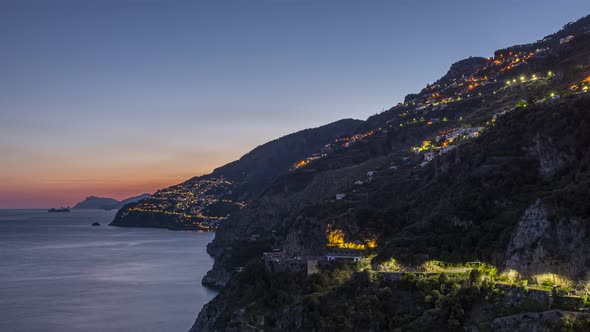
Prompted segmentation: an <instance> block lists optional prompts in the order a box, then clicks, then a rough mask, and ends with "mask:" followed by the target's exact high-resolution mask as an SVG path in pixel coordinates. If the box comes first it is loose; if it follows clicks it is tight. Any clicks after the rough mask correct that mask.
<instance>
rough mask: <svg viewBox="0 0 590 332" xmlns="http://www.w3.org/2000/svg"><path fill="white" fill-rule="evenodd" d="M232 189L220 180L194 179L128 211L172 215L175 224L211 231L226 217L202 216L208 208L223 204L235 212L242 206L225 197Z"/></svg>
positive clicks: (159, 193)
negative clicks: (175, 221) (195, 226)
mask: <svg viewBox="0 0 590 332" xmlns="http://www.w3.org/2000/svg"><path fill="white" fill-rule="evenodd" d="M233 187H234V184H233V183H232V182H230V181H228V180H226V179H225V178H223V177H219V178H208V179H194V180H190V181H187V182H184V183H182V184H179V185H176V186H172V187H169V188H166V189H162V190H159V191H157V192H156V193H155V194H154V195H152V196H151V197H150V199H149V200H144V201H141V202H140V203H139V204H137V205H136V206H134V207H132V208H130V209H129V211H139V212H148V213H158V214H164V215H172V216H175V217H176V219H177V221H178V222H179V223H184V224H191V225H197V226H199V227H201V228H202V229H206V230H213V229H215V228H216V227H217V226H218V225H219V223H220V222H221V221H222V220H225V219H227V216H209V215H206V212H205V211H206V210H207V208H208V207H209V206H210V205H212V204H217V203H223V204H227V205H228V206H231V207H233V208H236V209H239V208H243V207H244V206H245V205H246V204H245V203H244V202H239V201H232V200H229V199H227V198H226V197H225V196H226V195H227V194H231V190H232V188H233Z"/></svg>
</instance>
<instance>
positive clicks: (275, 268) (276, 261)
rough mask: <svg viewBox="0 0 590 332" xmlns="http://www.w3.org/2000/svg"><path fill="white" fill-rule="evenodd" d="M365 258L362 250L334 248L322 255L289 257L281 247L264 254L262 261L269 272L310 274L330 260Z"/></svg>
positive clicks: (346, 261)
mask: <svg viewBox="0 0 590 332" xmlns="http://www.w3.org/2000/svg"><path fill="white" fill-rule="evenodd" d="M362 259H363V251H362V250H343V249H334V250H331V251H329V252H327V253H326V254H324V255H321V256H294V257H287V256H286V255H285V254H284V253H283V251H281V250H280V249H275V250H274V251H271V252H265V253H263V254H262V261H263V262H264V266H265V267H266V269H267V270H268V271H269V272H305V273H307V274H308V275H310V274H314V273H317V272H319V268H320V267H321V266H323V265H326V264H329V263H330V262H345V263H356V262H360V261H361V260H362Z"/></svg>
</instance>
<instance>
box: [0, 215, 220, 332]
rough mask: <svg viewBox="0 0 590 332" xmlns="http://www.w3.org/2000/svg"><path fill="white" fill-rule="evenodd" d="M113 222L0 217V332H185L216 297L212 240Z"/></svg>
mask: <svg viewBox="0 0 590 332" xmlns="http://www.w3.org/2000/svg"><path fill="white" fill-rule="evenodd" d="M114 214H115V211H72V212H71V213H48V212H46V211H38V210H34V211H31V210H0V331H2V332H7V331H8V332H12V331H15V332H16V331H27V332H29V331H44V332H48V331H60V332H68V331H85V332H94V331H125V332H135V331H188V329H189V328H190V327H191V325H192V323H193V322H194V320H195V318H196V317H197V314H198V312H199V311H200V310H201V308H202V306H203V305H204V304H205V303H207V302H208V301H209V300H211V299H212V298H213V296H215V292H214V291H212V290H210V289H207V288H205V287H203V286H202V285H201V283H200V281H201V278H202V277H203V275H204V274H205V273H206V272H207V270H208V269H209V268H210V267H211V265H212V263H213V261H212V259H211V258H210V257H209V256H208V255H207V253H206V252H205V249H206V245H207V243H208V242H210V241H211V240H212V239H213V234H209V233H197V232H176V231H168V230H160V229H147V228H146V229H143V228H118V227H110V226H107V224H108V223H109V222H110V221H111V220H112V219H113V217H114ZM96 221H97V222H100V223H101V224H102V226H100V227H92V226H90V224H92V223H93V222H96Z"/></svg>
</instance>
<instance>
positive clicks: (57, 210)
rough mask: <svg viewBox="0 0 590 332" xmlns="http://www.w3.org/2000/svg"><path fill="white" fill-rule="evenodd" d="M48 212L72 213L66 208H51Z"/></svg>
mask: <svg viewBox="0 0 590 332" xmlns="http://www.w3.org/2000/svg"><path fill="white" fill-rule="evenodd" d="M47 212H70V209H68V208H64V207H62V208H59V209H56V208H51V209H49V210H47Z"/></svg>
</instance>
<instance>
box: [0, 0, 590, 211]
mask: <svg viewBox="0 0 590 332" xmlns="http://www.w3.org/2000/svg"><path fill="white" fill-rule="evenodd" d="M587 14H590V1H588V0H560V1H556V0H552V1H546V0H522V1H518V2H512V1H510V2H508V1H505V2H489V1H486V2H484V1H475V0H471V1H453V0H450V1H440V0H433V1H421V0H398V1H394V0H232V1H230V0H212V1H181V0H51V1H47V0H36V1H34V0H0V208H47V207H54V206H68V205H73V204H75V203H76V202H78V201H80V200H81V199H83V198H84V197H86V196H89V195H96V196H103V197H114V198H117V199H123V198H126V197H129V196H133V195H136V194H140V193H143V192H154V191H155V190H157V189H158V188H163V187H166V186H169V185H172V184H176V183H179V182H182V181H184V180H186V179H188V178H190V177H192V176H195V175H201V174H206V173H209V172H211V171H212V170H213V169H214V168H215V167H218V166H221V165H223V164H225V163H227V162H230V161H232V160H235V159H237V158H239V157H240V156H241V155H243V154H245V153H246V152H248V151H249V150H251V149H253V148H254V147H256V146H257V145H260V144H263V143H265V142H267V141H269V140H272V139H274V138H277V137H280V136H283V135H285V134H289V133H291V132H295V131H298V130H301V129H305V128H310V127H316V126H320V125H323V124H326V123H329V122H332V121H336V120H338V119H342V118H356V119H366V118H367V117H369V116H370V115H373V114H375V113H378V112H381V111H382V110H383V109H387V108H390V107H391V106H393V105H395V104H396V103H397V102H399V101H402V100H403V97H404V96H405V95H406V94H408V93H412V92H417V91H419V90H421V89H422V87H424V86H425V85H426V84H427V83H431V82H433V81H435V80H436V79H438V78H439V77H441V76H442V75H444V74H445V73H446V71H447V70H448V68H449V66H450V65H451V64H452V63H453V62H456V61H458V60H460V59H463V58H466V57H469V56H491V55H492V54H493V51H494V50H496V49H500V48H503V47H507V46H510V45H514V44H523V43H528V42H532V41H535V40H537V39H540V38H542V37H544V36H545V35H548V34H550V33H553V32H555V31H557V30H559V29H560V28H561V27H562V26H563V25H565V24H566V23H568V22H570V21H573V20H576V19H578V18H581V17H583V16H585V15H587Z"/></svg>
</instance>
